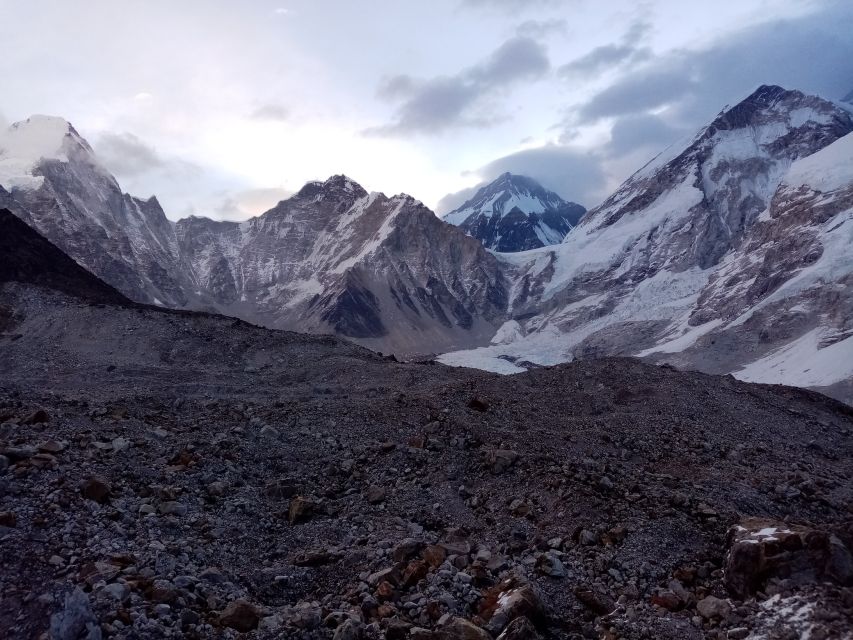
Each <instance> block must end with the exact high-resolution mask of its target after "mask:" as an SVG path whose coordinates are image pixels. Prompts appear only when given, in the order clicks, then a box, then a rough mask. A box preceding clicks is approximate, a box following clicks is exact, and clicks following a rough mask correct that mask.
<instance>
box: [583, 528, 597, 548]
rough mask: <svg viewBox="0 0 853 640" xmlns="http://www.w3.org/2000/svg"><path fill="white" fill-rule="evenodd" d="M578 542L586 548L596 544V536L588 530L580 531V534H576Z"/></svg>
mask: <svg viewBox="0 0 853 640" xmlns="http://www.w3.org/2000/svg"><path fill="white" fill-rule="evenodd" d="M578 542H580V543H581V544H582V545H585V546H587V547H591V546H593V545H595V544H598V536H597V535H595V534H594V533H593V532H592V531H590V530H589V529H581V532H580V533H579V534H578Z"/></svg>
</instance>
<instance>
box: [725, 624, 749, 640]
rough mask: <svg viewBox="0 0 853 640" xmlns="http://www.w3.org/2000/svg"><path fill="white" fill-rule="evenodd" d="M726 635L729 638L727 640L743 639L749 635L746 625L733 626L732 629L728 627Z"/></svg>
mask: <svg viewBox="0 0 853 640" xmlns="http://www.w3.org/2000/svg"><path fill="white" fill-rule="evenodd" d="M726 637H727V638H729V640H745V639H746V638H748V637H749V629H748V628H747V627H735V628H733V629H729V632H728V633H727V634H726Z"/></svg>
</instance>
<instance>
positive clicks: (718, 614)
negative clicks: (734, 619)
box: [696, 596, 732, 620]
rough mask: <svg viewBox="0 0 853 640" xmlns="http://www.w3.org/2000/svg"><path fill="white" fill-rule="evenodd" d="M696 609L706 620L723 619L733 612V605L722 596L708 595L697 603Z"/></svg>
mask: <svg viewBox="0 0 853 640" xmlns="http://www.w3.org/2000/svg"><path fill="white" fill-rule="evenodd" d="M696 611H698V612H699V615H700V616H702V617H703V618H705V619H706V620H711V619H714V618H720V619H723V618H725V617H727V616H728V615H729V614H730V613H731V611H732V606H731V605H730V604H729V603H728V602H726V601H725V600H723V599H722V598H716V597H714V596H707V597H706V598H702V599H701V600H700V601H699V602H697V603H696Z"/></svg>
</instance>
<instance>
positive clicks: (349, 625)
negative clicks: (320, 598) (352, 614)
mask: <svg viewBox="0 0 853 640" xmlns="http://www.w3.org/2000/svg"><path fill="white" fill-rule="evenodd" d="M363 628H364V626H363V625H362V624H361V623H360V622H358V621H356V620H352V619H350V620H345V621H344V623H343V624H341V625H340V626H338V628H337V629H335V635H334V636H332V640H359V639H360V638H361V637H362V635H363Z"/></svg>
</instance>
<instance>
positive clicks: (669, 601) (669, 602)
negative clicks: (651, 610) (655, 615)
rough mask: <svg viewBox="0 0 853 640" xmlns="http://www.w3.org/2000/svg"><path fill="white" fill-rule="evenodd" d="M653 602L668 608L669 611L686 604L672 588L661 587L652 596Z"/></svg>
mask: <svg viewBox="0 0 853 640" xmlns="http://www.w3.org/2000/svg"><path fill="white" fill-rule="evenodd" d="M651 603H652V604H654V605H657V606H659V607H662V608H664V609H667V610H668V611H677V610H678V609H681V608H682V607H683V606H684V602H683V601H682V600H681V598H680V597H679V596H678V594H676V593H675V592H674V591H672V590H671V589H661V590H660V591H658V592H657V593H656V594H655V595H653V596H652V597H651Z"/></svg>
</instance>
